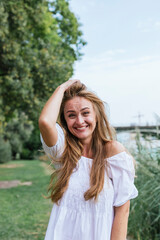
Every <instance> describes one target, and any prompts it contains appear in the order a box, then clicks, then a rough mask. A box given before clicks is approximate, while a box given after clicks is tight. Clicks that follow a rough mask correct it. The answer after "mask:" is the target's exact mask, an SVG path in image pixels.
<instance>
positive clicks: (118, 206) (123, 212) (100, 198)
mask: <svg viewBox="0 0 160 240" xmlns="http://www.w3.org/2000/svg"><path fill="white" fill-rule="evenodd" d="M58 116H59V118H60V125H59V124H57V123H56V122H57V119H58ZM39 127H40V132H41V141H42V144H43V148H44V150H45V152H46V153H47V155H48V156H51V157H52V159H53V162H54V164H55V168H56V171H55V172H54V174H53V176H52V179H51V184H50V187H49V190H51V195H50V197H51V199H52V201H53V202H54V203H55V204H54V205H53V209H52V213H51V216H50V221H49V224H48V228H47V232H46V236H45V239H46V240H125V239H126V235H127V223H128V216H129V205H130V199H132V198H135V197H136V196H137V195H138V193H137V189H136V187H135V186H134V166H133V160H132V157H131V156H130V155H129V154H128V153H127V152H126V151H125V148H124V147H123V145H121V144H120V143H119V142H117V141H114V140H113V139H114V132H113V129H112V128H111V126H110V125H109V122H108V120H107V116H106V114H105V109H104V104H103V102H102V101H101V100H100V99H99V98H98V97H97V96H96V95H95V94H94V93H92V92H90V91H88V90H87V88H86V87H85V85H84V84H82V83H80V82H79V81H77V80H68V81H67V82H65V83H63V84H62V85H60V86H59V87H58V88H57V89H56V90H55V92H54V93H53V95H52V96H51V97H50V99H49V100H48V101H47V103H46V104H45V106H44V108H43V110H42V113H41V115H40V118H39ZM55 177H56V178H55ZM53 178H54V182H53ZM55 179H56V182H55Z"/></svg>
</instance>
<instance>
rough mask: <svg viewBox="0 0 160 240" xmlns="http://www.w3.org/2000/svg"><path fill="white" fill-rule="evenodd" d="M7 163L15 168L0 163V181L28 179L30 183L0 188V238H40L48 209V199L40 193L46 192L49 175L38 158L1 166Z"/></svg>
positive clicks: (49, 202)
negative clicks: (4, 166)
mask: <svg viewBox="0 0 160 240" xmlns="http://www.w3.org/2000/svg"><path fill="white" fill-rule="evenodd" d="M9 164H16V165H17V167H16V168H1V166H2V165H3V164H1V165H0V181H5V180H20V181H22V182H25V181H31V182H32V185H31V186H17V187H14V188H10V189H0V239H1V240H10V239H12V240H21V239H28V240H32V239H38V240H42V239H44V236H45V231H46V228H47V225H48V220H49V216H50V212H51V208H52V203H51V201H50V200H48V199H44V198H43V196H42V195H47V186H48V183H49V179H50V176H49V174H47V172H46V171H45V168H44V166H43V165H42V162H40V161H38V160H34V161H14V162H9V163H7V164H5V165H9ZM22 164H23V165H22ZM18 166H19V167H18Z"/></svg>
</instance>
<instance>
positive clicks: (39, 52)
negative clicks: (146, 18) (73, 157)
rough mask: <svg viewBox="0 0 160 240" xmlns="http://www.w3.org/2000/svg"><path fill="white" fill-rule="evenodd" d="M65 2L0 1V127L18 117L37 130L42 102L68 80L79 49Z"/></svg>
mask: <svg viewBox="0 0 160 240" xmlns="http://www.w3.org/2000/svg"><path fill="white" fill-rule="evenodd" d="M85 44H86V43H85V41H84V40H83V39H82V32H81V31H80V24H79V22H78V20H77V19H76V17H75V15H74V14H73V13H72V12H71V11H70V9H69V2H68V1H67V0H54V1H53V0H50V1H46V0H38V1H37V0H7V1H6V0H0V55H1V58H0V85H1V89H0V95H1V99H0V109H1V110H0V121H1V123H0V124H1V127H2V130H3V131H4V129H5V127H6V125H7V123H8V122H10V121H12V120H13V119H14V117H15V110H16V111H17V110H18V115H19V116H20V113H21V112H23V113H24V114H25V115H26V116H28V118H29V119H30V120H31V121H33V124H34V127H35V128H37V119H38V115H39V113H40V110H41V109H42V106H43V104H44V102H45V101H46V100H47V99H48V98H49V96H50V95H51V93H52V92H53V90H54V89H55V88H56V86H57V85H59V84H60V83H62V82H63V81H66V80H67V79H68V78H69V77H71V76H72V74H73V63H74V61H75V60H77V59H79V58H80V56H81V55H82V54H81V48H82V47H83V46H84V45H85Z"/></svg>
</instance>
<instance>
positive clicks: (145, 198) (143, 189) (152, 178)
mask: <svg viewBox="0 0 160 240" xmlns="http://www.w3.org/2000/svg"><path fill="white" fill-rule="evenodd" d="M159 153H160V149H159V148H157V149H152V148H147V147H145V146H142V144H141V142H140V140H139V138H138V139H137V153H136V154H135V155H134V156H135V158H136V160H137V172H136V175H137V178H136V179H135V185H136V187H137V188H138V191H139V196H138V197H137V198H136V199H134V201H133V202H132V201H131V211H130V218H129V235H131V236H133V238H134V239H136V240H158V239H160V228H159V223H160V165H159V163H160V155H159Z"/></svg>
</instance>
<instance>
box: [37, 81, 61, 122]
mask: <svg viewBox="0 0 160 240" xmlns="http://www.w3.org/2000/svg"><path fill="white" fill-rule="evenodd" d="M64 91H65V86H63V85H60V86H59V87H58V88H56V90H55V91H54V93H53V94H52V96H51V97H50V98H49V99H48V101H47V102H46V104H45V106H44V108H43V110H42V112H41V115H40V117H39V124H41V123H42V122H45V121H46V122H47V123H48V124H52V125H55V124H56V121H57V118H58V114H59V109H60V106H61V102H62V98H63V95H64Z"/></svg>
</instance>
